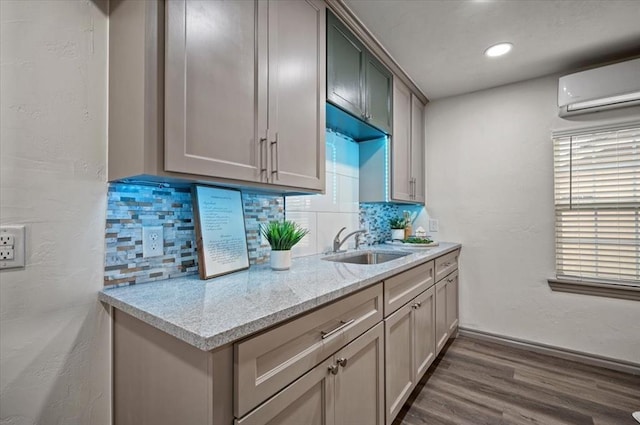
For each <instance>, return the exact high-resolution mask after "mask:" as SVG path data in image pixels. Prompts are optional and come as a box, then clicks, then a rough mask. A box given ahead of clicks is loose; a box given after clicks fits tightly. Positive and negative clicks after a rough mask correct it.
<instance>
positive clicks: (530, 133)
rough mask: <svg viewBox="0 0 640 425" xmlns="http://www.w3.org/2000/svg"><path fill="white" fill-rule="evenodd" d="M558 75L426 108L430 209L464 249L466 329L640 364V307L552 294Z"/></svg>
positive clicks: (443, 235) (446, 236)
mask: <svg viewBox="0 0 640 425" xmlns="http://www.w3.org/2000/svg"><path fill="white" fill-rule="evenodd" d="M556 93H557V76H550V77H545V78H541V79H535V80H530V81H526V82H523V83H518V84H512V85H508V86H503V87H499V88H495V89H490V90H485V91H480V92H476V93H471V94H467V95H461V96H456V97H451V98H446V99H441V100H436V101H434V102H432V103H430V104H429V105H428V106H427V114H426V120H427V126H426V128H427V135H426V140H427V183H428V199H427V206H428V210H429V213H430V215H431V216H432V217H434V218H437V219H439V220H440V232H439V234H438V237H439V239H441V240H449V241H459V242H461V243H462V244H463V254H462V257H461V261H462V266H461V287H460V316H461V318H460V322H461V326H464V327H467V328H472V329H477V330H482V331H486V332H492V333H496V334H500V335H504V336H509V337H515V338H521V339H525V340H529V341H534V342H540V343H544V344H550V345H554V346H558V347H564V348H568V349H573V350H579V351H583V352H587V353H592V354H596V355H601V356H606V357H611V358H615V359H621V360H626V361H633V362H640V306H639V305H638V302H637V301H626V300H618V299H610V298H601V297H594V296H587V295H576V294H568V293H561V292H552V291H551V290H550V289H549V286H548V284H547V278H549V277H553V276H554V272H555V269H554V231H553V225H554V209H553V153H552V144H551V140H550V134H551V130H552V129H559V128H567V127H572V126H579V125H592V124H602V123H603V122H607V121H609V122H610V121H613V120H615V117H617V118H618V119H619V118H622V119H624V116H626V117H627V119H628V117H630V116H633V115H635V117H636V118H637V117H638V116H640V113H639V112H638V110H637V109H636V110H634V111H629V110H628V111H627V112H626V113H625V114H624V116H621V115H623V114H619V113H618V114H610V115H604V117H605V118H607V119H605V120H602V119H601V120H599V121H598V122H593V121H592V120H593V117H590V118H580V120H591V121H592V122H591V123H590V124H589V123H585V122H582V123H581V122H579V121H576V120H573V121H567V120H561V119H559V118H558V117H557V106H556V105H557V103H556Z"/></svg>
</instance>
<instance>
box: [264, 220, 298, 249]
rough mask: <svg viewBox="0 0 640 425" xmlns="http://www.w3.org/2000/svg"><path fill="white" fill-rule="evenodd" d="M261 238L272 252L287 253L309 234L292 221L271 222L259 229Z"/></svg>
mask: <svg viewBox="0 0 640 425" xmlns="http://www.w3.org/2000/svg"><path fill="white" fill-rule="evenodd" d="M260 232H261V233H262V236H264V237H265V239H266V240H267V241H268V242H269V245H271V249H272V250H274V251H288V250H290V249H291V248H292V247H293V246H294V245H295V244H297V243H298V242H300V240H301V239H302V238H304V237H305V235H306V234H307V233H309V230H308V229H303V228H302V227H300V225H298V223H294V222H293V221H288V220H284V221H272V222H270V223H269V224H266V225H263V226H261V227H260Z"/></svg>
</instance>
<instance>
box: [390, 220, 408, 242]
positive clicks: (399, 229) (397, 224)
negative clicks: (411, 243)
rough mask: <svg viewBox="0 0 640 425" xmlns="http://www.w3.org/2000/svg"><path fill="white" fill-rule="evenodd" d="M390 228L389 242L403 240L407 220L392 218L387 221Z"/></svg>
mask: <svg viewBox="0 0 640 425" xmlns="http://www.w3.org/2000/svg"><path fill="white" fill-rule="evenodd" d="M389 225H390V226H391V240H393V241H395V240H399V241H402V240H404V229H405V227H407V220H406V219H405V218H404V217H393V218H391V219H389Z"/></svg>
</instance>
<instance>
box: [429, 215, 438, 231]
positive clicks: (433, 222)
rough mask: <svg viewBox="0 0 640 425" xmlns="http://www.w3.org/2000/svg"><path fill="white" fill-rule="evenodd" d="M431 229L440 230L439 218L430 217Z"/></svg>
mask: <svg viewBox="0 0 640 425" xmlns="http://www.w3.org/2000/svg"><path fill="white" fill-rule="evenodd" d="M429 231H430V232H437V231H438V220H436V219H435V218H430V219H429Z"/></svg>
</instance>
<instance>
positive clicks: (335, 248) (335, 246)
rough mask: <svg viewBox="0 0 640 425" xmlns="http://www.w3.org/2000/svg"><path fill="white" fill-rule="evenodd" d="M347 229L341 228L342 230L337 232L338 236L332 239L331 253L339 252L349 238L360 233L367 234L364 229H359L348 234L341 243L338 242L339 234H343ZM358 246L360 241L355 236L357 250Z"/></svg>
mask: <svg viewBox="0 0 640 425" xmlns="http://www.w3.org/2000/svg"><path fill="white" fill-rule="evenodd" d="M346 229H347V228H346V227H343V228H342V229H340V230H339V231H338V234H337V235H336V237H335V238H333V252H340V247H341V246H342V245H343V244H344V243H345V242H346V241H347V239H349V238H350V237H351V236H353V235H358V234H360V233H367V231H366V230H364V229H360V230H356V231H355V232H351V233H349V234H348V235H347V236H345V237H344V239H343V240H342V241H341V240H340V234H341V233H342V232H344V231H345V230H346ZM359 246H360V241H359V240H358V236H356V249H358V247H359Z"/></svg>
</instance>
